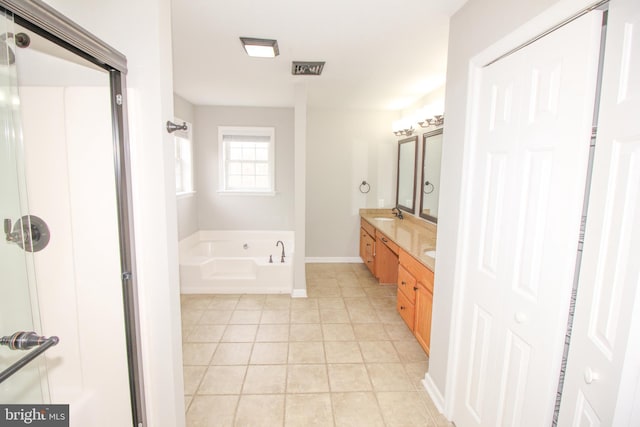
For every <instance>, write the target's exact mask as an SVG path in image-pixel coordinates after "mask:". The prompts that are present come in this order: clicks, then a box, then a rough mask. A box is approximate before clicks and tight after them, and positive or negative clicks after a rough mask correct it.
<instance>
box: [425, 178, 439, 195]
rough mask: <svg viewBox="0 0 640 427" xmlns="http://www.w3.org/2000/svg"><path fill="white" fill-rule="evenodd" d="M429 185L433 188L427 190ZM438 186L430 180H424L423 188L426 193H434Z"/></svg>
mask: <svg viewBox="0 0 640 427" xmlns="http://www.w3.org/2000/svg"><path fill="white" fill-rule="evenodd" d="M429 187H431V190H429V191H427V190H428V189H429ZM435 189H436V188H435V187H434V186H433V184H432V183H430V182H429V181H425V182H424V189H423V190H422V191H423V192H424V194H431V193H433V190H435Z"/></svg>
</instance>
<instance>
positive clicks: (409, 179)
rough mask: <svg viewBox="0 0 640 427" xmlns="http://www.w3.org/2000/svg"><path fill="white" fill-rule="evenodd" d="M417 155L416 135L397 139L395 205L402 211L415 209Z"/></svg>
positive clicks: (411, 211)
mask: <svg viewBox="0 0 640 427" xmlns="http://www.w3.org/2000/svg"><path fill="white" fill-rule="evenodd" d="M417 157H418V137H417V136H414V137H411V138H406V139H403V140H400V141H398V180H397V182H398V186H397V188H396V206H397V207H398V208H399V209H402V210H403V211H407V212H410V213H415V211H416V201H415V194H416V166H417V165H416V164H417V160H418V159H417Z"/></svg>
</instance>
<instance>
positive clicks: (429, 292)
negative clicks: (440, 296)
mask: <svg viewBox="0 0 640 427" xmlns="http://www.w3.org/2000/svg"><path fill="white" fill-rule="evenodd" d="M417 288H418V290H417V291H416V305H415V321H414V330H413V333H414V334H415V336H416V339H417V340H418V342H419V343H420V345H421V346H422V348H423V349H424V351H425V352H426V353H427V356H428V355H429V343H430V342H431V308H432V307H433V287H431V289H429V287H427V286H426V285H425V284H424V283H422V282H418V286H417Z"/></svg>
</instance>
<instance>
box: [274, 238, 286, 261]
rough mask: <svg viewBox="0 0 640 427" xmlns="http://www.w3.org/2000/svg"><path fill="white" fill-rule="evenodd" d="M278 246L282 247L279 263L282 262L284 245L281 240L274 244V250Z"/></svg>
mask: <svg viewBox="0 0 640 427" xmlns="http://www.w3.org/2000/svg"><path fill="white" fill-rule="evenodd" d="M278 245H282V257H281V258H280V262H284V243H282V240H278V241H277V242H276V248H277V247H278Z"/></svg>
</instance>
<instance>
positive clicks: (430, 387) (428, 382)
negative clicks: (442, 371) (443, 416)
mask: <svg viewBox="0 0 640 427" xmlns="http://www.w3.org/2000/svg"><path fill="white" fill-rule="evenodd" d="M421 382H422V386H423V387H424V388H425V390H427V393H428V394H429V397H430V398H431V400H432V401H433V404H434V405H435V406H436V409H437V410H438V411H440V413H444V397H442V394H441V393H440V390H438V387H436V385H435V383H434V382H433V379H431V376H430V375H429V373H428V372H427V373H426V374H424V379H423V380H422V381H421Z"/></svg>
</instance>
